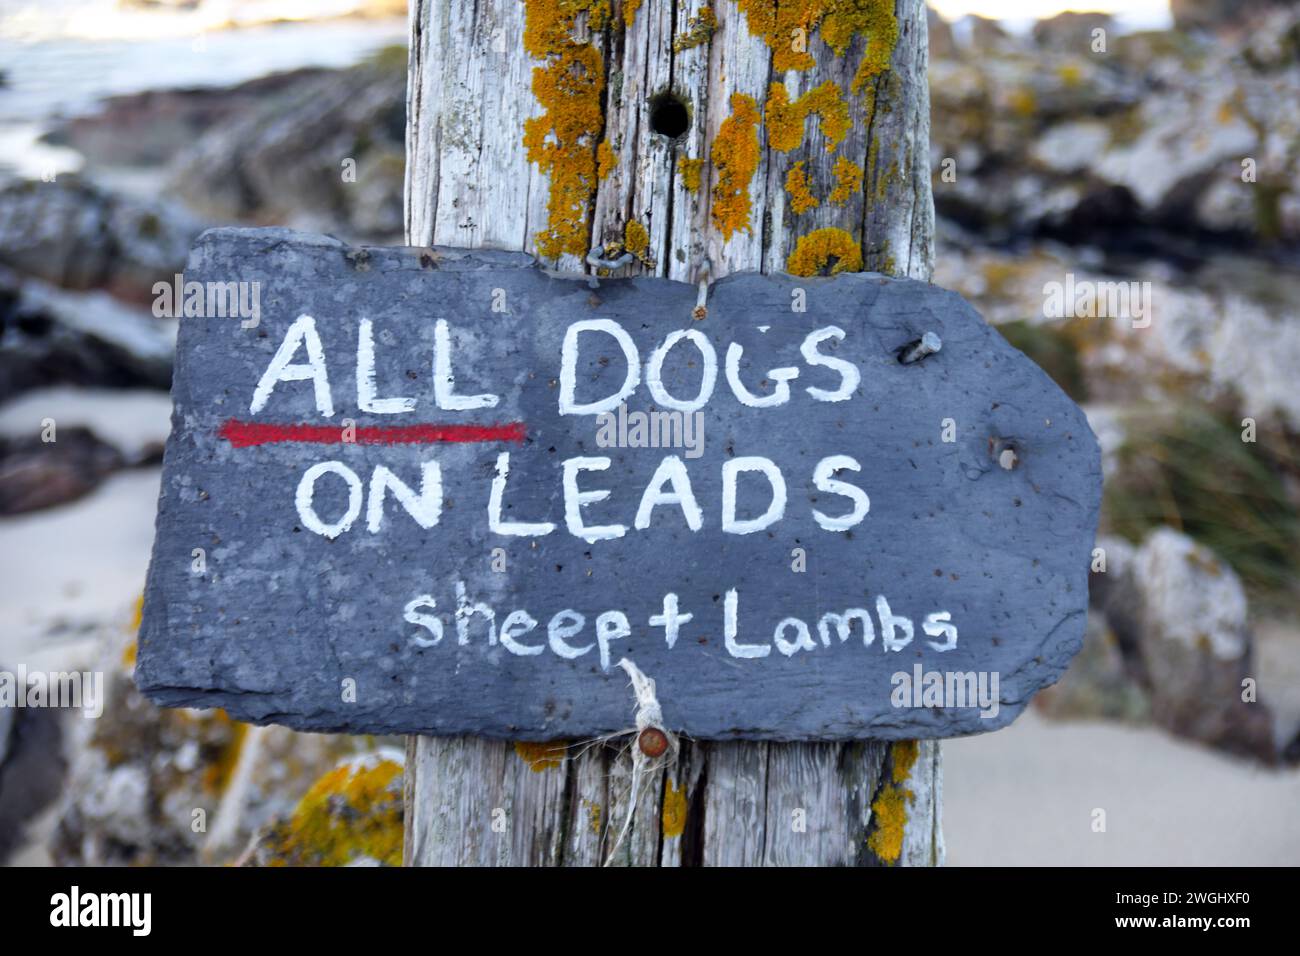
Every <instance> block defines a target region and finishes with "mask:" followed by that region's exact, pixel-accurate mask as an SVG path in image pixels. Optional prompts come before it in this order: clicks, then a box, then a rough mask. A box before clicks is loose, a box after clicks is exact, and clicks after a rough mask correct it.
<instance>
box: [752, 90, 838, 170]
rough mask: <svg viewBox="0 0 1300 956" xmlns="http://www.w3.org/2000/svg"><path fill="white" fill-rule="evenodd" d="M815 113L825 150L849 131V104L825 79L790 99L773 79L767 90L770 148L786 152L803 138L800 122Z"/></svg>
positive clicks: (830, 148) (786, 92)
mask: <svg viewBox="0 0 1300 956" xmlns="http://www.w3.org/2000/svg"><path fill="white" fill-rule="evenodd" d="M809 116H816V117H817V119H818V121H819V122H820V124H821V131H822V136H823V137H824V138H825V139H826V151H827V152H828V153H829V152H830V151H831V150H833V149H834V148H835V147H836V146H837V145H838V144H839V142H840V140H842V139H843V138H844V136H845V134H847V133H848V131H849V105H848V104H847V103H846V102H844V98H843V97H842V96H840V88H839V87H838V86H836V85H835V84H834V83H832V82H831V81H830V80H827V81H826V82H825V83H823V84H821V86H818V87H816V88H814V89H811V90H809V91H808V92H807V93H805V94H804V95H803V96H801V97H799V98H798V99H797V100H795V101H794V102H791V101H790V94H789V92H788V91H787V90H786V88H785V84H784V83H773V84H772V85H771V86H770V87H768V91H767V141H768V142H769V143H770V144H771V145H772V148H773V149H779V150H780V151H781V152H783V153H788V152H789V151H790V150H792V149H794V148H795V147H796V146H798V145H799V144H800V143H802V142H803V124H804V120H806V119H807V118H808V117H809Z"/></svg>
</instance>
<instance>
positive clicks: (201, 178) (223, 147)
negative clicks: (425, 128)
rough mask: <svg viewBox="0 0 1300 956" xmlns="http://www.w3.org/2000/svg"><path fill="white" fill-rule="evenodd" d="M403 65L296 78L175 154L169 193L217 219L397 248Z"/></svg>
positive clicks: (377, 64) (392, 62)
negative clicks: (280, 226) (316, 232)
mask: <svg viewBox="0 0 1300 956" xmlns="http://www.w3.org/2000/svg"><path fill="white" fill-rule="evenodd" d="M405 142H406V58H405V52H404V51H401V50H397V51H391V52H386V53H384V54H382V55H380V56H377V57H376V58H374V59H372V60H371V61H369V62H367V63H364V64H361V65H360V66H357V67H353V68H351V69H348V70H342V71H337V72H333V71H332V72H322V73H316V74H305V75H302V76H301V78H300V80H299V81H297V82H294V83H292V84H287V85H286V86H284V87H283V88H282V89H280V90H277V91H275V92H274V93H273V94H272V95H269V96H266V97H262V98H259V99H258V101H257V104H256V105H255V106H254V107H253V108H251V109H249V110H247V111H244V112H241V113H239V114H238V115H237V116H235V117H233V118H232V119H231V120H230V121H228V122H226V123H224V124H221V125H219V126H216V127H213V128H212V129H211V130H210V131H209V132H207V133H206V134H205V135H203V136H202V137H200V138H199V139H198V140H197V141H196V142H195V143H194V144H193V145H192V147H191V148H189V149H187V150H185V151H183V152H182V153H181V154H180V155H179V156H177V157H176V160H175V163H174V165H173V174H172V177H171V183H172V188H173V189H174V190H175V192H176V193H177V195H179V196H181V197H182V198H183V199H184V200H185V201H186V202H188V203H189V204H190V205H191V206H193V207H194V208H195V209H197V210H199V211H201V212H202V213H203V214H205V215H208V216H211V217H213V218H218V219H225V220H238V221H243V222H249V223H255V224H259V225H275V224H281V223H290V224H293V225H295V226H297V227H299V228H304V229H316V230H321V231H331V232H336V233H342V234H344V235H346V236H349V237H350V238H363V239H367V240H373V241H390V242H395V243H400V242H401V237H402V231H403V212H402V189H403V184H404V175H405V172H404V171H405V159H404V156H405Z"/></svg>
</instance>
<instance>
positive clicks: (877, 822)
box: [867, 740, 921, 864]
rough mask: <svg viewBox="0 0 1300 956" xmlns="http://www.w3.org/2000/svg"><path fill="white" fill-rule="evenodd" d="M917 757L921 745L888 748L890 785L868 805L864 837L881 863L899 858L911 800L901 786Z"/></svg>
mask: <svg viewBox="0 0 1300 956" xmlns="http://www.w3.org/2000/svg"><path fill="white" fill-rule="evenodd" d="M920 754H921V745H920V744H919V743H917V742H916V741H915V740H900V741H898V742H896V743H895V744H893V745H892V746H891V747H890V748H889V757H890V761H889V762H890V782H889V783H886V784H885V785H884V786H882V787H881V788H880V792H879V793H878V794H877V795H876V799H875V800H873V801H872V802H871V815H872V820H873V822H874V829H873V830H872V832H871V835H870V836H868V837H867V846H868V848H869V849H870V850H871V852H872V853H874V854H875V855H876V856H877V857H879V858H880V859H881V860H883V861H884V862H885V863H891V864H892V863H897V862H898V860H899V858H900V857H901V856H902V855H903V837H904V835H905V834H906V832H907V805H908V804H909V803H910V802H911V801H912V800H913V799H914V794H913V793H912V791H911V790H909V789H908V788H907V787H905V786H904V784H906V783H907V781H908V780H909V779H911V776H912V768H913V767H914V766H916V761H917V758H918V757H919V756H920Z"/></svg>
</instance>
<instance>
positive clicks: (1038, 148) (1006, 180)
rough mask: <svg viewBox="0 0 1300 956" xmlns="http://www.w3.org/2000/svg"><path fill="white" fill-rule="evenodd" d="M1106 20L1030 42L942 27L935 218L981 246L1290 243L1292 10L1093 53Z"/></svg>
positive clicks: (1294, 209)
mask: <svg viewBox="0 0 1300 956" xmlns="http://www.w3.org/2000/svg"><path fill="white" fill-rule="evenodd" d="M1106 22H1107V20H1106V17H1105V15H1103V14H1068V13H1067V14H1062V15H1061V16H1059V17H1055V18H1053V19H1052V20H1047V21H1041V22H1040V23H1039V24H1038V25H1037V26H1036V27H1035V40H1034V42H1033V43H1032V45H1031V44H1028V43H1026V42H1025V41H1024V40H1021V39H1019V38H1017V37H1013V36H1009V35H1006V34H1001V33H993V32H991V31H990V30H989V28H988V27H987V25H985V26H984V27H983V33H982V34H981V33H980V30H978V29H977V27H980V26H981V25H980V23H979V21H971V22H970V23H967V24H966V25H965V27H964V28H963V23H964V21H963V22H959V23H958V24H956V25H955V26H954V33H955V36H956V38H957V41H958V42H957V43H955V44H954V45H953V47H952V48H951V49H946V48H944V47H943V46H942V44H940V45H939V46H938V47H936V52H935V53H934V55H933V57H932V63H931V69H930V93H931V102H932V104H933V111H934V112H933V120H932V130H933V141H934V143H935V151H936V155H937V156H938V157H945V156H956V158H957V159H958V165H957V173H958V175H957V180H956V182H952V181H949V180H944V179H942V178H940V177H935V181H934V197H935V206H936V210H937V211H938V212H939V213H940V214H941V215H944V216H949V217H952V218H954V219H956V220H958V221H959V222H961V223H963V224H964V225H965V226H967V227H968V228H974V229H980V230H981V231H983V232H985V234H986V236H987V238H989V239H990V240H992V241H995V242H1001V241H1013V240H1016V239H1019V238H1024V237H1034V236H1040V235H1053V236H1059V237H1061V238H1063V239H1066V240H1068V241H1071V242H1076V243H1077V242H1080V241H1083V242H1092V241H1100V242H1116V241H1127V242H1130V243H1131V242H1132V241H1133V239H1132V238H1130V237H1131V236H1132V234H1133V233H1135V232H1139V233H1141V234H1144V235H1146V236H1147V239H1146V240H1145V241H1148V242H1149V245H1150V246H1151V247H1152V248H1153V249H1155V250H1159V249H1161V248H1162V247H1165V248H1173V247H1176V246H1185V245H1187V244H1188V242H1189V240H1191V239H1194V238H1206V239H1215V240H1217V241H1219V242H1224V243H1227V242H1230V243H1232V244H1233V246H1234V247H1235V248H1240V247H1241V245H1242V244H1243V243H1251V244H1257V245H1260V246H1265V245H1270V244H1294V243H1295V242H1296V241H1297V240H1300V189H1298V188H1297V186H1296V183H1297V182H1300V8H1297V7H1291V8H1289V9H1286V10H1276V11H1273V12H1272V13H1270V14H1268V15H1267V17H1265V18H1264V19H1262V20H1257V21H1255V26H1254V27H1253V28H1252V29H1250V30H1243V31H1238V32H1235V33H1232V34H1224V35H1220V36H1215V37H1209V36H1206V35H1199V34H1198V35H1186V34H1179V33H1176V32H1171V31H1148V32H1145V33H1139V34H1129V35H1115V36H1112V37H1108V41H1107V51H1106V53H1105V54H1104V55H1103V54H1094V53H1092V52H1091V47H1090V41H1091V30H1093V29H1096V28H1097V27H1098V26H1101V27H1103V28H1105V24H1106ZM976 36H983V39H982V40H979V41H978V42H977V40H976V39H975V37H976ZM963 39H964V40H965V42H963ZM1045 49H1049V50H1051V51H1052V56H1050V57H1045V56H1043V51H1044V50H1045ZM940 50H942V51H943V52H939V51H940Z"/></svg>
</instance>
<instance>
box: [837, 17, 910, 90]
mask: <svg viewBox="0 0 1300 956" xmlns="http://www.w3.org/2000/svg"><path fill="white" fill-rule="evenodd" d="M829 7H830V9H829V10H828V11H827V13H826V20H825V22H823V24H822V39H823V40H825V41H826V45H827V46H829V47H830V48H831V49H832V50H834V51H835V53H836V55H837V56H843V55H844V53H845V51H846V50H848V48H849V43H850V42H851V41H852V40H853V37H854V35H855V34H862V35H864V36H865V37H866V38H867V48H866V50H864V51H863V53H862V60H861V62H859V63H858V69H857V72H856V73H854V74H853V84H852V86H851V87H850V88H851V89H852V90H853V92H854V93H861V92H862V90H863V88H864V87H865V86H866V85H867V83H868V82H869V81H870V80H871V79H873V78H874V77H876V76H879V75H880V74H881V73H883V72H884V71H885V70H886V69H888V68H889V60H890V58H891V57H892V56H893V55H894V47H895V45H897V43H898V18H897V17H895V16H894V0H831V3H830V4H829Z"/></svg>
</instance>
